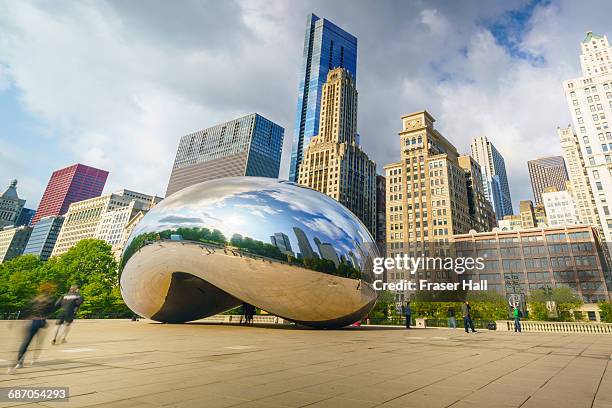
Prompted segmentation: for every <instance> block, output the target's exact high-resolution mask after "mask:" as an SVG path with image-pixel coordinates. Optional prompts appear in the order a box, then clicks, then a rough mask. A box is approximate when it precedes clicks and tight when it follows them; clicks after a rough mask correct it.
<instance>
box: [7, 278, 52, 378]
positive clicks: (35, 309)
mask: <svg viewBox="0 0 612 408" xmlns="http://www.w3.org/2000/svg"><path fill="white" fill-rule="evenodd" d="M55 291H56V286H55V285H53V284H52V283H43V284H42V285H40V288H39V295H38V296H36V297H35V298H34V299H33V300H32V302H31V303H30V305H29V306H28V311H29V313H28V316H29V322H27V326H26V329H25V336H24V338H23V342H22V343H21V347H19V352H18V353H17V361H16V363H15V364H14V365H12V366H11V367H9V369H8V374H15V371H16V370H17V369H18V368H21V367H23V363H24V360H25V356H26V353H27V351H28V348H29V347H30V344H31V343H32V340H34V338H37V340H38V342H37V346H36V349H35V350H34V356H33V358H32V364H34V362H35V361H36V360H37V359H38V356H39V355H40V348H41V345H42V334H41V333H39V332H40V329H43V328H44V327H45V326H46V325H47V316H48V315H49V314H50V313H51V312H53V310H55V301H54V299H53V296H52V295H53V294H54V293H55Z"/></svg>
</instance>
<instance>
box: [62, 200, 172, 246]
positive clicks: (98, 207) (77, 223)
mask: <svg viewBox="0 0 612 408" xmlns="http://www.w3.org/2000/svg"><path fill="white" fill-rule="evenodd" d="M160 200H161V198H159V197H153V196H150V195H147V194H141V193H136V192H134V191H130V190H120V191H118V192H116V193H112V194H106V195H103V196H100V197H94V198H90V199H89V200H84V201H79V202H76V203H72V204H70V207H69V208H68V212H67V213H66V215H65V220H64V224H63V225H62V229H61V231H60V233H59V236H58V238H57V242H56V243H55V247H54V248H53V252H52V254H51V256H56V255H61V254H63V253H65V252H67V251H68V250H69V249H70V248H72V247H73V246H74V245H76V244H77V243H78V242H79V241H80V240H82V239H86V238H98V239H102V240H104V241H106V242H108V243H110V244H111V245H116V244H120V243H121V239H122V238H123V229H124V227H125V226H126V225H127V224H128V222H129V221H130V220H131V219H132V218H133V217H134V216H135V215H136V214H137V212H138V211H140V210H148V209H149V208H150V207H151V206H152V205H154V204H155V203H156V202H159V201H160Z"/></svg>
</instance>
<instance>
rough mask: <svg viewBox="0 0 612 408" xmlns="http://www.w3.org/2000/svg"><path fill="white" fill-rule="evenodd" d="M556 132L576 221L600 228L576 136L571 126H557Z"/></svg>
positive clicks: (584, 163)
mask: <svg viewBox="0 0 612 408" xmlns="http://www.w3.org/2000/svg"><path fill="white" fill-rule="evenodd" d="M557 134H558V135H559V139H560V141H561V150H562V151H563V158H564V159H565V166H566V168H567V171H568V173H569V179H570V184H569V186H570V188H568V190H569V192H570V193H571V195H572V197H573V200H574V203H575V205H576V212H577V217H578V222H580V223H583V224H588V225H593V226H597V227H599V228H601V222H600V220H599V217H597V206H596V205H595V197H594V196H593V190H591V185H590V184H589V176H588V173H587V170H586V162H585V161H584V156H582V151H581V150H580V143H579V142H578V136H577V135H576V133H575V132H574V129H573V128H572V127H571V126H568V127H566V128H557Z"/></svg>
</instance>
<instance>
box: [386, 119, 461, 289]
mask: <svg viewBox="0 0 612 408" xmlns="http://www.w3.org/2000/svg"><path fill="white" fill-rule="evenodd" d="M434 121H435V119H434V118H433V117H432V116H431V115H430V114H429V113H428V112H427V111H420V112H415V113H411V114H408V115H404V116H402V125H403V129H402V131H401V132H399V139H400V152H401V153H400V161H399V162H397V163H392V164H388V165H386V166H385V174H386V179H387V199H386V201H387V256H388V257H393V256H394V254H396V253H409V252H410V251H412V250H413V249H414V251H415V252H417V253H419V254H420V253H422V251H423V250H425V249H426V248H427V247H428V244H429V243H432V242H448V240H449V239H450V238H451V237H452V236H453V235H455V234H459V233H465V232H468V231H469V230H470V229H471V226H472V221H471V219H470V214H469V205H468V198H467V189H466V182H465V175H464V170H463V168H461V166H459V162H458V158H459V154H458V153H457V150H456V148H455V147H454V146H453V145H452V144H451V143H450V142H449V141H448V140H447V139H446V138H444V136H442V135H441V134H440V132H438V131H437V130H436V129H434ZM398 278H401V279H404V278H406V276H404V277H398Z"/></svg>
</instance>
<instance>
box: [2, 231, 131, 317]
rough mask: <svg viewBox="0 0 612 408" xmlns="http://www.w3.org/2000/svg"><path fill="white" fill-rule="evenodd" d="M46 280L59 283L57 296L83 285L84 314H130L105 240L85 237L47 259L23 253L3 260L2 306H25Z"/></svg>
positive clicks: (4, 307)
mask: <svg viewBox="0 0 612 408" xmlns="http://www.w3.org/2000/svg"><path fill="white" fill-rule="evenodd" d="M44 283H53V284H54V285H56V287H57V292H56V293H55V296H57V297H59V296H60V295H62V294H63V293H65V292H67V291H68V289H69V288H70V286H71V285H77V286H79V288H80V291H81V295H82V296H83V299H84V302H83V305H82V306H81V308H80V310H79V315H80V316H82V317H92V316H99V315H126V316H128V315H129V314H130V312H129V309H128V308H127V307H126V306H125V304H124V303H123V300H122V299H121V294H120V291H119V285H118V273H117V262H116V261H115V259H114V258H113V255H112V251H111V246H110V245H109V244H107V243H105V242H104V241H101V240H97V239H84V240H81V241H79V243H77V244H76V245H75V246H74V247H72V248H70V250H68V252H66V253H64V254H62V255H60V256H55V257H52V258H51V259H49V261H47V262H41V261H40V260H38V258H37V257H36V256H34V255H23V256H19V257H16V258H14V259H12V260H10V261H7V262H5V263H3V264H0V310H2V311H6V312H11V311H17V310H23V308H24V307H26V305H27V304H28V302H29V300H30V299H32V298H33V297H34V296H35V295H36V294H37V291H38V288H39V287H40V286H41V285H42V284H44Z"/></svg>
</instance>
